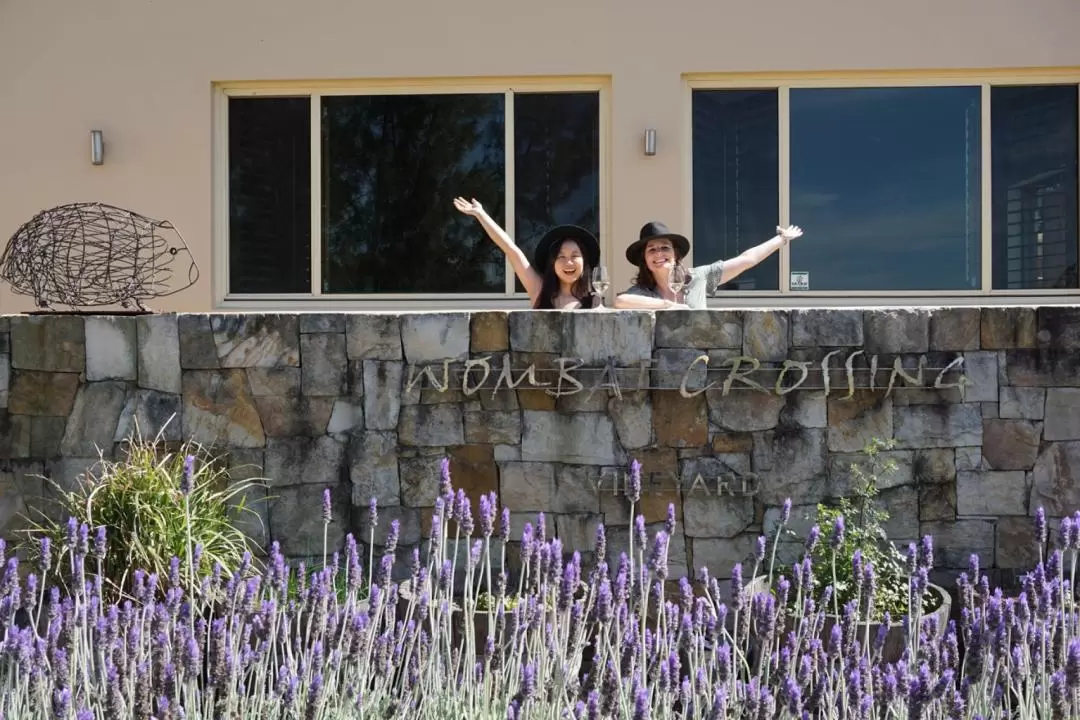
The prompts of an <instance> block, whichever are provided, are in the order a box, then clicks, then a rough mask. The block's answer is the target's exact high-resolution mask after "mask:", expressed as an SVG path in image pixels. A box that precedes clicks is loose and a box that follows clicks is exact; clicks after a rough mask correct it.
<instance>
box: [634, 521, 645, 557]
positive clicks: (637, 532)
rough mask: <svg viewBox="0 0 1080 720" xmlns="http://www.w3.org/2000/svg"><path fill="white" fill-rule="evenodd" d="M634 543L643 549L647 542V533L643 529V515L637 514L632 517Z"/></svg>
mask: <svg viewBox="0 0 1080 720" xmlns="http://www.w3.org/2000/svg"><path fill="white" fill-rule="evenodd" d="M634 536H635V537H634V544H635V545H636V546H637V547H639V548H642V549H644V548H645V545H646V543H648V542H649V534H648V533H647V532H646V531H645V516H644V515H638V516H637V517H636V518H634Z"/></svg>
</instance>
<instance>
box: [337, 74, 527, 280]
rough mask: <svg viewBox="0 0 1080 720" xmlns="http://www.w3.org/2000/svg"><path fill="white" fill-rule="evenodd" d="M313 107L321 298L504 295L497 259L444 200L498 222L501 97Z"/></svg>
mask: <svg viewBox="0 0 1080 720" xmlns="http://www.w3.org/2000/svg"><path fill="white" fill-rule="evenodd" d="M322 103H323V106H322V225H323V227H322V233H323V237H322V253H323V258H322V267H323V276H322V278H323V279H322V283H323V292H325V293H470V292H471V293H482V292H503V291H504V289H505V284H504V283H505V259H504V255H503V253H502V251H500V250H499V248H498V247H497V246H496V245H495V244H494V243H493V242H491V240H490V239H488V237H487V235H486V234H485V233H484V232H483V230H481V229H480V228H479V226H478V225H477V222H476V220H475V219H473V218H471V217H467V216H465V215H462V214H461V213H459V212H458V211H457V210H456V209H454V205H453V199H454V197H456V196H458V195H461V196H464V197H467V198H476V199H477V200H479V201H480V202H481V203H482V204H483V205H484V208H485V209H486V210H487V212H488V213H489V214H490V215H491V216H492V217H493V218H495V219H496V220H497V221H498V222H503V214H504V207H503V206H504V200H503V198H504V197H505V194H506V186H505V150H504V147H505V138H504V134H503V133H504V130H503V116H504V105H505V102H504V95H503V94H501V93H500V94H483V95H481V94H462V95H366V96H345V97H324V98H323V99H322Z"/></svg>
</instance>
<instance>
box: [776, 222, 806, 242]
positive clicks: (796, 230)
mask: <svg viewBox="0 0 1080 720" xmlns="http://www.w3.org/2000/svg"><path fill="white" fill-rule="evenodd" d="M776 234H777V235H779V236H780V237H782V238H784V242H790V241H792V240H794V239H795V238H797V237H800V236H801V235H802V228H801V227H799V226H798V225H788V226H787V227H780V226H779V225H777V226H776Z"/></svg>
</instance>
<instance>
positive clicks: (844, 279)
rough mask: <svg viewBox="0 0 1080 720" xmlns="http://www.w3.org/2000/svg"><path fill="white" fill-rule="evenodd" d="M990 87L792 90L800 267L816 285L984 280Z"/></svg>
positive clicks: (935, 286) (794, 265) (972, 284)
mask: <svg viewBox="0 0 1080 720" xmlns="http://www.w3.org/2000/svg"><path fill="white" fill-rule="evenodd" d="M980 92H981V90H980V88H979V87H914V88H842V89H831V88H830V89H792V90H791V94H790V107H791V115H790V122H791V130H790V139H791V168H790V177H791V181H790V192H791V222H792V223H794V224H796V225H801V226H802V227H803V228H804V229H805V230H806V235H805V237H803V238H801V239H800V240H797V241H795V242H794V243H792V245H791V271H792V272H800V271H801V272H808V273H809V289H810V290H866V291H889V290H927V291H929V290H970V289H976V288H978V287H979V284H980V257H981V251H980V247H981V245H980V212H981V210H980V207H981V203H980V182H981V179H980V172H981V168H980V160H981V154H980V144H979V143H980V140H979V138H980V110H979V107H980Z"/></svg>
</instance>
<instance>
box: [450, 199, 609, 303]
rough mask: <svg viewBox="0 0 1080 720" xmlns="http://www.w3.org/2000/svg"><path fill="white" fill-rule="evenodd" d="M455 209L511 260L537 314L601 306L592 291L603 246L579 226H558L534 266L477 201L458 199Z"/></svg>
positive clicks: (548, 234)
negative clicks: (593, 277) (479, 228)
mask: <svg viewBox="0 0 1080 720" xmlns="http://www.w3.org/2000/svg"><path fill="white" fill-rule="evenodd" d="M454 207H456V208H457V209H458V210H460V211H461V212H463V213H464V214H466V215H471V216H472V217H474V218H476V219H477V221H479V223H480V225H481V226H482V227H483V228H484V230H485V231H486V232H487V234H488V237H490V238H491V239H492V240H494V241H495V244H496V245H498V246H499V249H500V250H502V251H503V252H504V253H506V256H507V257H508V258H510V264H511V265H512V266H513V267H514V274H515V275H517V277H518V280H520V281H521V284H522V285H524V286H525V292H527V293H528V294H529V300H531V301H532V306H533V308H534V309H537V310H580V309H587V308H594V307H599V306H600V297H599V296H598V295H596V294H595V293H594V292H593V291H592V289H591V288H590V286H589V285H590V282H591V281H592V270H593V268H595V267H599V265H600V242H599V241H598V240H597V239H596V236H595V235H593V234H592V233H591V232H589V231H588V230H586V229H585V228H582V227H578V226H577V225H559V226H557V227H553V228H552V229H551V230H548V231H547V232H546V233H544V236H543V237H542V238H540V242H538V243H537V244H536V250H535V251H534V252H533V260H532V263H531V264H530V263H529V259H528V258H527V257H526V256H525V253H524V252H522V250H521V248H519V247H518V246H517V243H515V242H514V240H513V239H512V238H511V237H510V236H509V235H508V234H507V233H506V231H505V230H503V229H502V228H501V227H499V224H498V223H497V222H495V221H494V220H493V219H492V218H491V216H490V215H488V214H487V212H485V211H484V208H483V207H482V206H481V205H480V203H478V202H477V201H476V200H466V199H465V198H455V199H454Z"/></svg>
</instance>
